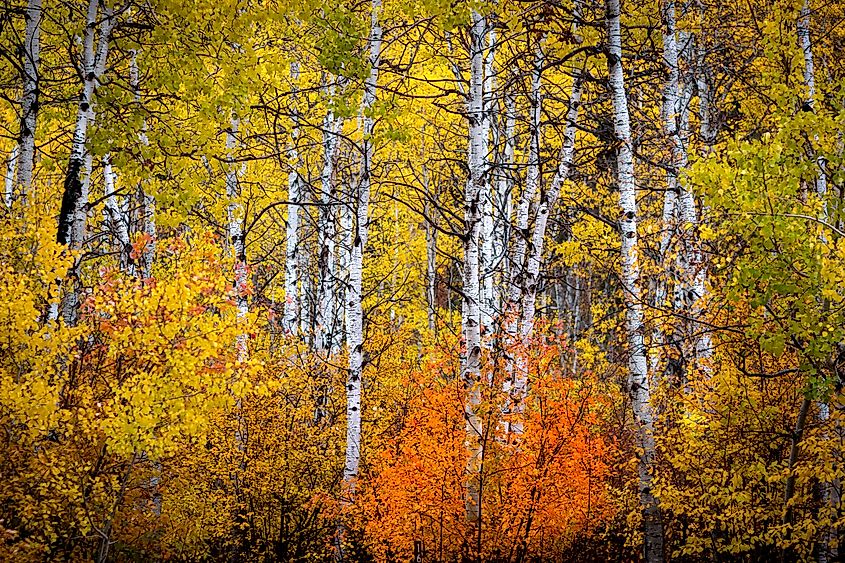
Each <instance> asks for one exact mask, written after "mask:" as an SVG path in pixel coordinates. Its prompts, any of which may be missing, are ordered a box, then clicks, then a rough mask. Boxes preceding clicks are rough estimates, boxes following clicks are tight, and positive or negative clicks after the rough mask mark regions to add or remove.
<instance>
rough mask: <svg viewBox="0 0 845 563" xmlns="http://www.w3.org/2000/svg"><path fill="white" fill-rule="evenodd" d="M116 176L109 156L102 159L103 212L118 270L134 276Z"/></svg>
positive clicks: (130, 242)
mask: <svg viewBox="0 0 845 563" xmlns="http://www.w3.org/2000/svg"><path fill="white" fill-rule="evenodd" d="M116 179H117V174H115V172H114V170H112V164H111V156H110V155H109V154H106V155H105V156H104V157H103V180H104V182H105V191H106V195H105V199H106V201H105V208H104V209H103V212H104V214H105V216H106V220H107V223H108V226H109V229H110V230H111V233H112V236H113V237H114V240H115V243H116V245H117V248H118V261H119V264H120V269H121V270H122V271H124V272H126V273H127V274H129V275H130V276H133V275H135V265H134V264H133V260H132V257H131V253H132V241H130V240H129V218H128V217H127V216H126V213H125V211H124V209H123V206H122V205H121V204H120V202H119V201H118V198H117V188H116V186H115V184H116Z"/></svg>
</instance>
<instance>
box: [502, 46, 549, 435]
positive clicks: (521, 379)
mask: <svg viewBox="0 0 845 563" xmlns="http://www.w3.org/2000/svg"><path fill="white" fill-rule="evenodd" d="M544 64H545V55H544V53H543V38H542V37H541V38H539V39H538V42H537V46H536V48H535V52H534V70H533V72H532V79H531V96H530V102H531V114H530V121H529V130H528V135H529V141H528V166H527V170H526V177H525V188H524V189H523V191H522V193H521V194H520V198H519V204H518V205H517V209H516V229H515V232H514V235H513V238H514V252H513V262H512V264H511V272H510V274H511V275H510V283H509V288H508V304H507V306H506V307H505V330H504V333H505V334H504V339H505V350H506V353H507V354H508V356H507V363H506V372H507V379H506V380H505V384H504V386H503V390H504V391H505V393H507V394H508V406H507V411H508V413H510V414H513V415H516V418H515V419H514V420H513V421H511V422H510V423H509V424H508V428H507V430H508V432H509V433H513V434H517V435H519V434H522V423H521V422H520V421H519V420H518V417H519V413H521V412H522V402H523V400H524V398H525V392H526V390H527V387H528V371H527V369H528V366H527V363H526V359H525V358H524V355H523V354H522V352H520V351H518V350H517V347H518V342H519V332H520V328H519V326H520V323H519V322H520V304H521V302H522V299H523V298H524V296H525V291H526V281H527V278H526V276H527V271H526V263H525V257H526V254H527V251H528V241H529V238H530V237H531V233H530V231H529V229H528V223H529V215H530V212H531V202H532V201H533V200H534V197H535V195H536V193H537V190H538V189H539V186H540V116H541V111H542V98H541V95H540V88H541V86H542V69H543V65H544Z"/></svg>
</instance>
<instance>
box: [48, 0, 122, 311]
mask: <svg viewBox="0 0 845 563" xmlns="http://www.w3.org/2000/svg"><path fill="white" fill-rule="evenodd" d="M98 6H99V2H98V1H97V0H90V1H89V3H88V11H87V15H86V24H85V33H84V36H83V40H82V69H83V79H84V82H83V86H82V92H81V95H80V100H79V108H78V110H77V114H76V125H75V127H74V133H73V141H72V144H71V150H70V159H69V161H68V168H67V173H66V174H65V181H64V193H63V195H62V206H61V210H60V212H59V225H58V229H57V232H56V240H57V242H58V243H59V244H66V245H68V247H69V248H70V249H71V250H80V249H81V248H82V243H83V240H84V236H85V223H86V217H87V214H88V184H89V177H90V173H91V154H90V153H89V152H88V151H87V139H88V126H89V123H91V121H93V118H94V109H93V105H94V97H95V94H96V89H97V86H98V84H99V79H100V77H101V76H102V74H103V72H104V71H105V68H106V59H107V58H108V49H109V39H110V36H111V32H112V29H113V28H114V23H115V21H114V16H113V13H112V11H111V9H109V8H106V9H105V15H104V17H103V19H102V23H101V24H100V37H99V41H98V43H97V46H96V50H95V46H94V39H95V35H96V31H97V30H96V26H97V11H98V10H97V8H98ZM68 278H69V281H70V283H69V284H68V287H67V288H66V295H65V300H64V305H63V309H64V311H63V316H64V320H65V323H67V324H75V322H76V315H77V309H78V306H79V295H78V278H79V262H78V260H77V261H76V263H75V264H74V265H73V267H72V268H71V270H70V272H69V273H68ZM48 317H49V319H50V320H55V319H56V318H57V317H58V307H51V308H50V311H49V314H48Z"/></svg>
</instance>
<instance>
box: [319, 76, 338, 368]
mask: <svg viewBox="0 0 845 563" xmlns="http://www.w3.org/2000/svg"><path fill="white" fill-rule="evenodd" d="M333 93H334V88H333V87H330V88H327V98H328V102H329V103H330V102H331V99H330V98H331V96H332V94H333ZM340 125H341V120H340V119H338V118H336V117H335V115H334V112H333V111H332V110H331V109H328V110H327V111H326V117H325V120H324V121H323V170H322V173H321V175H320V186H321V189H320V202H321V203H322V206H321V208H320V219H319V224H318V225H317V230H318V233H317V238H318V247H319V252H320V287H319V291H318V303H317V319H316V321H317V335H316V341H317V349H318V350H320V351H322V352H328V353H329V354H334V353H336V352H337V350H336V349H335V346H334V341H335V339H334V336H333V334H334V329H335V325H336V322H337V320H336V319H335V318H334V314H335V310H336V296H335V291H336V287H337V272H336V264H335V261H336V251H337V249H336V236H337V233H336V231H337V227H336V224H335V220H336V219H335V216H336V214H335V205H334V203H335V196H334V175H335V171H334V163H335V156H336V154H337V146H338V135H339V133H340V130H339V128H340Z"/></svg>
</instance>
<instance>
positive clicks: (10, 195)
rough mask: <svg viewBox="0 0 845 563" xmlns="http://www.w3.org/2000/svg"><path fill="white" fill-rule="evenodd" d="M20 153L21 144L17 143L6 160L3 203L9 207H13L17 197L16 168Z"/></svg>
mask: <svg viewBox="0 0 845 563" xmlns="http://www.w3.org/2000/svg"><path fill="white" fill-rule="evenodd" d="M19 154H20V145H18V144H15V146H14V147H12V150H11V151H10V152H9V158H8V160H7V161H6V175H5V177H4V182H3V203H4V204H6V208H7V209H11V208H12V202H13V201H14V197H15V169H16V167H17V164H18V155H19Z"/></svg>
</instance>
